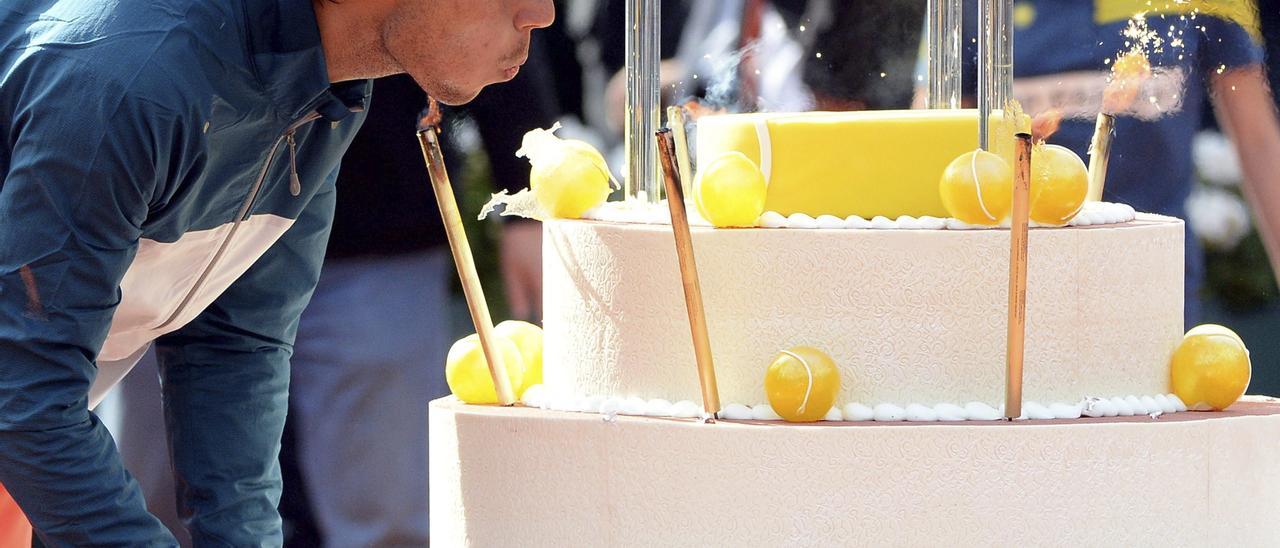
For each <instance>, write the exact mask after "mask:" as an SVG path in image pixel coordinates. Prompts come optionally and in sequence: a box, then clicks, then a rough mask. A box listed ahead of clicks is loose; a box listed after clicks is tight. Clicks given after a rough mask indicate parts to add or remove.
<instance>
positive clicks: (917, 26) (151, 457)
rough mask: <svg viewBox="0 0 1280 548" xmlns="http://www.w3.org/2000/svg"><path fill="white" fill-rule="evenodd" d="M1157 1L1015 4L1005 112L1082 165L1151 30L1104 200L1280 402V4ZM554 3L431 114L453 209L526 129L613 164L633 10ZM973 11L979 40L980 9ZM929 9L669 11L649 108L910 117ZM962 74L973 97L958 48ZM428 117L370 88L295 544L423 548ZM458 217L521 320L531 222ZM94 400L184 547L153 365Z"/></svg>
mask: <svg viewBox="0 0 1280 548" xmlns="http://www.w3.org/2000/svg"><path fill="white" fill-rule="evenodd" d="M1162 3H1163V2H1156V4H1162ZM1151 4H1152V3H1151V2H1146V1H1134V0H1073V1H1065V0H1019V1H1018V2H1017V3H1016V8H1015V12H1014V16H1015V27H1016V38H1015V42H1014V44H1015V76H1016V81H1015V96H1016V97H1018V98H1019V100H1020V101H1022V103H1023V104H1024V105H1025V106H1027V107H1028V111H1029V113H1030V114H1032V115H1035V114H1037V112H1036V111H1038V110H1047V109H1050V108H1053V109H1058V110H1061V111H1063V112H1066V113H1073V112H1079V113H1081V115H1080V116H1078V117H1072V116H1071V115H1070V114H1068V117H1067V119H1066V120H1064V122H1063V127H1062V129H1061V130H1060V131H1059V132H1058V133H1057V134H1055V135H1054V137H1052V138H1051V139H1050V141H1051V142H1057V143H1058V144H1062V145H1064V146H1068V147H1070V148H1072V149H1074V150H1076V152H1077V153H1079V154H1080V155H1081V156H1082V157H1085V153H1086V148H1087V144H1088V137H1089V135H1090V134H1091V133H1092V129H1093V118H1092V115H1093V114H1096V112H1097V110H1096V106H1093V107H1090V105H1089V104H1088V102H1089V100H1093V99H1089V98H1088V97H1086V94H1085V93H1084V92H1083V91H1082V90H1087V89H1093V88H1091V87H1090V86H1092V85H1094V84H1095V83H1096V82H1097V79H1099V78H1103V79H1105V77H1106V73H1107V69H1108V65H1109V63H1110V62H1111V61H1112V60H1113V59H1114V58H1115V56H1116V54H1117V53H1119V52H1120V51H1121V50H1123V49H1125V48H1126V47H1127V46H1126V43H1125V41H1126V40H1127V39H1126V37H1125V36H1124V35H1123V34H1122V30H1123V29H1124V28H1125V27H1126V26H1127V24H1128V20H1129V17H1130V16H1132V15H1133V14H1134V13H1137V12H1141V11H1147V10H1153V9H1156V10H1157V11H1153V12H1152V13H1150V14H1149V15H1148V16H1147V20H1148V23H1149V25H1150V26H1151V27H1152V28H1153V29H1156V30H1157V32H1159V33H1160V34H1161V35H1162V36H1164V47H1163V48H1162V50H1161V51H1160V52H1156V53H1155V54H1154V55H1153V56H1152V59H1151V61H1152V64H1153V65H1156V66H1157V67H1159V68H1163V69H1166V70H1165V71H1163V73H1165V74H1172V73H1176V74H1177V75H1178V78H1174V79H1171V80H1170V82H1171V84H1170V85H1173V86H1176V88H1174V89H1172V90H1171V91H1170V90H1164V91H1161V90H1156V91H1153V92H1152V93H1153V100H1152V103H1153V104H1154V103H1156V101H1155V95H1158V94H1160V93H1164V94H1165V95H1161V97H1167V96H1168V94H1169V93H1172V94H1173V96H1174V97H1177V100H1174V101H1171V102H1169V103H1168V104H1157V105H1156V112H1155V114H1152V115H1140V114H1135V115H1134V116H1128V117H1122V118H1121V121H1120V123H1119V125H1118V127H1117V141H1116V148H1115V150H1114V152H1113V157H1112V163H1111V175H1110V178H1109V181H1110V182H1111V183H1112V184H1109V185H1108V193H1109V194H1108V195H1107V196H1106V199H1107V200H1108V201H1120V202H1125V203H1129V204H1132V205H1134V206H1135V207H1136V208H1137V209H1138V210H1142V211H1153V212H1159V213H1165V214H1169V215H1176V216H1179V217H1184V218H1187V219H1188V221H1189V225H1190V226H1191V227H1192V230H1193V233H1192V235H1191V236H1189V239H1188V260H1187V266H1188V277H1187V280H1188V285H1187V289H1188V291H1187V316H1188V318H1187V319H1188V322H1189V325H1193V324H1194V323H1200V322H1215V323H1223V324H1226V325H1229V326H1232V327H1233V328H1234V329H1235V330H1236V331H1238V332H1239V333H1240V334H1241V335H1242V336H1243V337H1244V339H1245V340H1246V341H1248V343H1249V344H1250V347H1251V349H1252V350H1253V358H1254V363H1255V364H1257V365H1258V367H1255V369H1254V371H1255V377H1254V379H1253V385H1252V387H1251V390H1250V391H1251V392H1254V393H1272V394H1280V371H1277V370H1276V367H1275V365H1276V364H1280V342H1277V339H1276V338H1275V337H1273V336H1270V333H1271V332H1273V331H1274V326H1276V325H1280V299H1277V285H1276V276H1275V274H1274V273H1273V272H1272V269H1271V267H1270V264H1271V263H1269V261H1268V258H1267V253H1266V242H1267V240H1274V239H1275V238H1272V237H1270V236H1269V235H1270V234H1276V233H1277V232H1276V228H1275V227H1276V226H1277V223H1280V206H1274V205H1273V206H1271V208H1270V210H1269V212H1268V211H1267V209H1266V208H1264V207H1263V206H1262V205H1261V204H1260V203H1251V201H1250V197H1253V202H1258V200H1257V196H1258V192H1257V190H1258V189H1259V188H1280V169H1277V168H1276V167H1277V166H1276V164H1274V163H1272V162H1276V161H1280V129H1277V127H1278V126H1277V124H1276V116H1275V104H1274V102H1273V98H1272V95H1271V94H1270V91H1269V89H1268V86H1267V85H1266V82H1265V78H1266V77H1268V76H1270V77H1271V78H1272V83H1273V84H1274V83H1278V82H1275V79H1276V78H1278V77H1280V71H1277V70H1270V71H1268V70H1266V68H1267V67H1270V68H1272V69H1276V68H1278V67H1277V66H1276V65H1277V64H1280V6H1277V5H1276V4H1277V2H1273V1H1271V0H1265V1H1262V2H1261V3H1260V4H1257V5H1254V3H1252V2H1248V1H1245V0H1239V1H1233V0H1220V1H1217V2H1214V1H1204V2H1176V3H1174V2H1170V4H1174V6H1173V7H1169V8H1168V9H1167V11H1166V10H1164V9H1162V8H1160V6H1154V7H1153V6H1152V5H1151ZM556 5H557V8H558V13H557V15H558V17H557V22H556V24H555V25H554V26H553V27H552V28H551V29H548V30H547V31H539V32H537V33H535V37H534V43H533V49H532V51H531V55H530V59H529V62H528V64H527V65H526V66H525V68H524V69H523V71H522V72H521V73H520V75H519V76H518V77H517V78H516V79H515V80H514V81H512V82H510V83H508V84H503V85H498V86H494V87H492V88H490V89H489V90H486V91H485V92H484V93H483V94H482V95H481V96H480V97H479V98H478V99H477V100H476V101H475V102H474V103H472V104H470V105H467V106H465V107H458V108H451V109H449V110H448V111H447V113H446V117H447V120H448V122H449V127H448V129H447V130H446V132H445V136H446V137H445V140H446V141H447V142H448V144H449V145H451V148H452V150H450V151H449V167H450V168H451V171H452V172H453V176H454V180H455V183H460V184H461V187H462V188H460V199H461V201H462V210H463V211H464V212H476V211H478V210H479V208H480V205H481V204H483V203H484V202H485V201H487V200H488V198H489V195H490V194H491V193H492V192H496V191H498V190H501V189H509V190H512V191H515V190H517V189H520V188H523V187H524V186H526V185H527V182H528V165H527V162H526V161H525V160H522V159H518V158H516V157H515V154H514V153H515V151H516V149H518V148H519V146H520V139H521V137H522V136H523V135H524V133H525V132H526V131H528V130H530V129H534V128H546V127H550V126H551V125H552V124H554V123H556V122H559V123H560V124H562V125H563V126H564V129H563V130H562V131H561V133H560V134H561V135H562V136H567V137H572V138H576V139H582V140H584V141H587V142H590V143H592V144H595V145H596V146H597V147H598V148H599V149H601V150H602V151H606V157H607V158H608V159H609V163H610V165H611V166H612V167H613V168H614V169H615V170H620V169H621V168H622V166H623V165H624V161H623V157H622V127H623V123H622V120H623V110H624V107H623V98H624V96H625V93H624V86H623V78H622V76H621V71H622V69H623V64H624V59H625V52H624V46H623V44H624V40H623V31H624V30H625V27H624V17H625V11H624V10H625V2H624V0H557V1H556ZM1215 6H1216V8H1215ZM966 7H967V10H966V13H965V18H966V20H967V21H968V22H969V24H968V25H966V26H967V27H969V34H970V36H972V34H973V32H974V30H973V21H974V20H975V19H976V12H975V6H974V4H973V3H972V2H969V3H967V6H966ZM1255 8H1256V9H1255ZM925 9H926V7H925V0H858V1H856V2H854V1H848V0H715V1H713V0H698V1H694V0H664V1H663V2H662V20H663V25H662V47H661V50H662V56H663V59H664V61H663V71H662V82H663V84H664V86H663V96H664V101H666V102H668V103H670V104H685V103H688V102H690V101H694V103H691V104H690V108H691V110H692V111H694V112H695V113H700V112H708V111H731V112H744V111H801V110H863V109H897V108H910V107H911V106H912V104H913V99H918V96H919V91H920V89H921V86H922V85H923V84H924V82H923V76H922V74H923V69H922V66H923V62H922V60H921V57H922V53H921V52H922V50H923V48H922V44H921V42H922V34H923V30H924V27H925V25H924V18H925ZM965 42H966V44H967V45H968V46H972V43H973V42H972V40H970V39H968V38H966V40H965ZM966 58H967V59H968V60H969V61H970V62H969V63H967V64H968V65H969V67H970V68H969V70H967V71H966V75H965V81H966V82H970V83H971V82H973V81H974V80H975V78H974V74H973V69H972V65H973V63H972V60H973V59H974V51H973V48H972V47H967V48H966ZM1095 99H1100V97H1098V98H1095ZM426 101H427V98H426V97H425V96H424V95H423V93H422V91H421V90H420V89H419V88H418V87H417V86H416V85H415V84H414V83H413V81H412V80H410V79H409V78H408V77H406V76H397V77H391V78H386V79H383V80H380V81H378V82H376V84H375V89H374V96H373V100H372V104H371V106H370V110H369V118H368V121H367V122H366V123H365V126H364V128H363V129H362V131H361V134H360V136H359V137H358V138H357V139H356V141H355V144H354V145H353V146H352V148H351V150H350V152H349V153H348V155H347V156H346V158H345V160H344V163H343V168H342V172H341V175H340V177H339V181H338V189H339V202H338V210H337V218H336V221H335V225H334V230H333V235H332V239H331V242H330V244H329V256H328V259H327V264H326V266H325V270H324V273H323V275H322V278H321V281H320V285H319V288H318V289H317V292H316V294H315V297H314V299H313V301H312V303H311V305H310V307H309V308H308V309H307V311H306V313H305V315H304V317H303V320H302V324H301V326H300V328H299V334H298V341H297V344H296V349H295V354H294V357H293V378H292V390H291V391H292V395H291V412H290V417H289V424H288V427H287V429H286V434H285V436H286V439H285V445H284V450H283V453H282V455H281V459H282V466H283V468H284V471H285V472H284V479H285V492H284V497H283V499H282V500H281V502H280V505H281V510H282V513H283V514H284V516H285V519H286V540H287V542H286V544H287V545H291V546H338V547H346V546H425V545H427V544H428V534H429V525H430V524H429V522H428V517H427V505H428V500H427V482H428V477H427V415H426V412H427V411H426V409H427V407H426V403H427V402H428V401H430V400H432V399H434V398H438V397H441V396H444V395H446V394H447V393H448V388H447V386H446V385H445V381H444V373H443V366H444V361H445V360H444V358H445V354H446V352H447V350H448V347H449V344H450V343H451V342H452V341H454V340H455V339H457V338H459V337H461V336H462V335H465V334H467V333H469V332H470V331H471V329H472V328H471V326H470V322H469V319H468V317H467V315H466V310H465V305H464V304H463V301H462V297H461V294H460V291H459V290H458V288H457V287H456V282H455V281H454V280H455V275H454V270H453V265H452V262H451V260H450V258H449V255H448V251H447V249H446V247H445V245H444V244H445V241H444V232H443V229H442V227H441V226H440V218H439V215H438V214H437V212H436V210H435V202H434V199H433V197H432V195H431V191H430V189H429V185H428V182H427V175H426V170H425V166H424V165H423V161H422V156H421V152H420V151H419V149H418V144H417V141H416V138H415V134H414V132H415V127H416V124H417V121H418V119H419V117H420V115H421V114H422V112H423V109H424V107H425V106H426ZM917 102H918V101H917ZM1090 108H1093V110H1092V111H1089V109H1090ZM1237 149H1239V150H1240V152H1241V153H1240V154H1238V153H1237ZM1241 158H1244V161H1241ZM1274 194H1275V193H1274V192H1272V195H1274ZM1250 205H1253V206H1254V207H1253V208H1251V207H1250ZM1255 211H1263V212H1264V213H1269V214H1264V215H1257V216H1256V215H1254V212H1255ZM464 217H467V218H468V220H469V222H471V223H472V224H471V225H470V226H468V232H469V233H470V234H471V236H472V240H471V241H472V244H473V246H474V247H475V251H476V255H477V261H478V266H479V268H480V270H481V272H482V277H483V278H484V282H485V287H486V290H487V293H488V295H489V297H490V304H491V305H492V306H493V307H494V317H495V320H501V319H507V318H514V319H525V320H530V321H534V322H537V321H538V319H539V316H540V309H541V295H540V288H541V274H540V273H541V264H540V260H541V259H540V251H541V247H540V227H539V226H538V225H537V223H534V222H530V221H524V220H512V219H503V220H490V221H484V222H480V221H474V220H472V219H474V215H465V214H464ZM1266 218H1269V219H1270V221H1269V222H1270V224H1268V223H1267V222H1265V221H1261V222H1260V220H1261V219H1266ZM1259 227H1261V230H1259ZM1267 227H1272V228H1267ZM850 268H851V269H854V268H859V265H850ZM152 367H154V365H153V366H152ZM108 405H109V407H108V408H107V409H106V410H105V411H104V414H106V415H108V416H109V417H110V420H109V421H108V422H109V424H113V425H114V429H113V431H114V433H115V435H116V438H117V442H118V444H119V445H120V448H121V451H122V452H123V454H124V455H125V459H126V463H127V465H128V466H129V467H130V469H131V471H132V472H133V473H134V474H135V475H136V476H137V478H138V480H139V482H140V483H141V484H142V485H143V487H144V491H145V492H146V495H147V498H148V504H149V506H150V507H151V508H152V509H153V511H154V512H155V513H157V514H158V515H160V516H161V517H162V519H164V520H165V521H166V522H167V523H168V524H169V525H170V527H171V528H173V529H174V530H175V533H176V534H177V535H178V537H179V538H180V539H182V538H184V535H183V531H182V528H181V521H180V520H179V519H178V518H177V516H178V515H179V512H178V509H176V508H174V488H173V485H172V484H171V481H172V480H171V479H170V478H171V476H170V471H169V468H170V466H169V463H168V455H167V453H166V450H165V444H164V443H163V439H162V438H161V436H163V434H162V432H163V431H164V429H163V426H162V424H163V423H162V422H161V421H162V416H161V408H160V400H159V384H158V381H157V380H156V375H155V372H154V369H152V370H150V371H148V370H146V369H145V368H144V366H139V368H138V370H136V371H135V373H134V374H133V375H131V376H130V377H129V378H128V379H127V380H126V381H125V383H124V385H123V387H122V389H121V390H120V391H119V393H118V395H117V396H116V397H115V399H114V400H112V401H111V402H109V404H108ZM2 526H3V525H2V524H0V527H2ZM0 545H3V543H2V542H0Z"/></svg>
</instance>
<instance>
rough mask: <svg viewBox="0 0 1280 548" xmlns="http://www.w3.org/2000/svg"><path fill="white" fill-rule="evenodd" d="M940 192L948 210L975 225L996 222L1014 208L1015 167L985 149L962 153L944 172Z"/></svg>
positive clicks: (939, 185)
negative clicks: (1010, 166) (1012, 167)
mask: <svg viewBox="0 0 1280 548" xmlns="http://www.w3.org/2000/svg"><path fill="white" fill-rule="evenodd" d="M938 193H939V194H940V195H941V197H942V205H943V207H946V208H947V213H948V214H950V215H951V216H952V217H955V218H956V219H959V220H961V221H963V222H966V223H969V224H971V225H985V226H995V225H998V224H1000V221H1003V220H1004V219H1005V218H1006V217H1008V216H1009V211H1010V210H1011V209H1012V208H1013V205H1012V203H1013V170H1012V169H1010V168H1009V164H1008V162H1005V161H1004V159H1003V158H1001V157H999V156H997V155H995V154H992V153H990V152H987V151H985V150H975V151H973V152H966V153H964V154H961V155H960V156H959V157H957V158H956V159H955V160H952V161H951V164H950V165H948V166H947V169H946V170H944V171H943V172H942V180H941V181H940V182H939V183H938Z"/></svg>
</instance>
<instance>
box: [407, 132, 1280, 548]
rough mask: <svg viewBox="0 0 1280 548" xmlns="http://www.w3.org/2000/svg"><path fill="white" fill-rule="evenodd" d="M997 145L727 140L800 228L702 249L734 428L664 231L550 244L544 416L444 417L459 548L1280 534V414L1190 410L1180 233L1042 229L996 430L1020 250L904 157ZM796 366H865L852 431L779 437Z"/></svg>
mask: <svg viewBox="0 0 1280 548" xmlns="http://www.w3.org/2000/svg"><path fill="white" fill-rule="evenodd" d="M974 126H976V116H975V115H973V114H972V113H955V112H951V113H939V114H937V115H934V116H932V117H931V116H930V115H928V114H919V113H913V114H900V115H895V114H893V113H874V114H861V115H860V114H841V115H832V114H827V115H823V114H809V115H804V116H798V117H754V118H735V117H726V118H712V119H709V120H706V121H703V122H702V123H701V124H700V131H699V136H698V140H699V145H698V148H699V150H701V151H704V152H703V153H704V154H706V152H705V151H708V150H725V149H727V150H735V151H739V152H742V153H744V154H746V155H747V156H748V157H749V158H751V159H752V160H753V161H754V162H757V163H758V164H760V165H761V166H762V169H763V170H764V171H765V173H766V176H767V177H768V178H769V179H771V181H770V182H769V184H770V186H769V195H768V208H769V209H770V210H771V211H772V212H773V213H770V214H766V215H765V216H764V217H762V218H761V221H760V226H759V227H756V228H743V229H719V228H711V227H709V226H695V227H694V228H693V241H694V247H695V249H696V251H697V266H698V270H699V273H700V277H701V285H702V288H703V293H704V296H705V303H706V314H707V320H708V324H709V335H710V340H711V345H712V350H713V355H714V358H715V366H716V367H715V370H716V375H717V378H718V382H719V392H720V396H721V400H722V402H724V404H725V405H724V406H723V409H722V411H721V413H720V414H719V419H720V420H718V421H715V422H712V423H706V422H704V420H703V419H705V418H707V417H705V416H702V415H701V413H700V407H699V405H698V404H695V403H693V402H695V401H698V399H699V398H698V395H699V385H698V376H697V372H696V369H695V364H694V351H693V348H692V346H691V343H690V337H689V327H688V323H687V321H686V316H685V308H684V306H685V305H684V300H683V295H682V292H681V285H680V274H679V272H678V270H677V261H676V253H675V250H674V247H673V245H672V238H671V227H670V226H669V225H666V224H663V223H662V220H663V218H662V215H661V214H657V213H653V212H647V211H641V212H639V213H637V212H635V211H633V210H629V209H627V208H626V207H625V206H616V205H614V206H607V207H603V208H598V209H597V210H594V211H592V212H591V213H590V214H589V215H588V217H591V218H590V219H585V220H553V221H548V222H546V223H545V224H544V300H545V314H546V318H545V329H546V334H545V352H544V365H543V371H544V373H543V374H544V384H543V385H542V386H539V387H535V388H532V389H529V390H528V391H527V392H526V394H525V403H526V406H525V407H517V408H494V407H483V406H467V405H463V404H460V403H458V402H456V401H454V400H448V399H446V400H440V401H437V402H434V403H432V408H431V425H430V430H431V479H432V491H431V505H432V510H431V512H432V534H433V539H436V540H438V541H440V542H443V543H445V544H449V545H453V544H472V545H482V546H492V545H511V544H515V545H521V546H558V545H566V544H569V545H603V546H632V545H661V546H738V545H750V546H793V545H852V544H893V545H912V544H936V543H940V542H945V543H947V544H961V545H971V544H1002V545H1009V544H1034V545H1066V544H1081V543H1087V544H1101V543H1106V544H1120V545H1124V544H1146V543H1151V542H1154V541H1156V540H1166V541H1172V542H1174V543H1175V544H1188V545H1203V544H1210V543H1211V544H1220V545H1221V544H1229V543H1243V544H1245V545H1265V544H1274V543H1275V542H1277V541H1280V533H1278V532H1277V531H1275V530H1273V529H1272V528H1270V526H1269V525H1266V524H1268V523H1270V521H1271V520H1272V517H1271V516H1272V515H1273V514H1274V513H1275V512H1277V511H1280V460H1277V459H1275V458H1273V457H1270V456H1269V455H1274V454H1276V452H1277V451H1280V405H1277V404H1276V403H1274V402H1273V401H1271V400H1262V399H1250V400H1247V401H1245V402H1242V403H1238V404H1236V405H1235V406H1233V407H1232V408H1231V409H1229V410H1228V411H1226V412H1213V413H1183V412H1182V411H1186V404H1187V403H1191V404H1194V402H1182V401H1181V400H1180V399H1178V398H1177V397H1176V396H1173V395H1172V394H1171V392H1172V389H1171V386H1170V367H1169V362H1170V355H1171V354H1172V353H1173V351H1174V349H1175V347H1177V345H1178V344H1179V342H1180V340H1181V339H1182V335H1183V325H1182V303H1183V286H1182V280H1183V241H1184V240H1183V238H1184V236H1183V223H1182V221H1180V220H1178V219H1172V218H1167V217H1160V216H1155V215H1148V214H1142V213H1134V212H1133V211H1132V209H1129V208H1126V207H1124V206H1119V205H1114V204H1097V203H1094V204H1088V205H1087V206H1086V207H1085V208H1084V209H1083V210H1082V211H1081V213H1080V214H1079V215H1078V216H1076V218H1075V220H1073V221H1072V223H1070V224H1069V225H1068V226H1064V227H1056V228H1033V229H1032V230H1031V232H1030V251H1029V258H1030V259H1029V260H1030V263H1029V270H1030V276H1029V282H1028V297H1027V303H1028V304H1027V337H1026V351H1025V371H1026V374H1025V392H1024V399H1025V402H1026V403H1025V405H1024V416H1023V418H1024V419H1025V420H1018V421H1013V422H1003V421H998V420H996V419H998V418H1000V416H1001V412H1000V406H1001V402H1002V401H1003V399H1002V396H1003V394H1004V382H1005V377H1004V365H1005V336H1006V318H1007V314H1006V312H1007V308H1006V307H1007V303H1008V292H1009V277H1008V276H1009V274H1008V270H1007V267H1008V264H1009V238H1010V233H1009V231H1008V230H1006V229H1000V228H994V229H979V228H975V227H971V226H968V225H965V224H963V223H959V222H956V221H954V220H950V219H945V218H942V217H941V216H940V215H942V214H940V213H939V208H940V207H941V206H940V205H939V202H938V200H937V197H936V193H937V181H938V175H939V172H940V171H941V170H942V168H943V167H944V165H945V162H940V161H921V162H918V163H914V164H909V163H903V162H897V163H896V164H894V165H895V166H896V169H888V170H886V169H884V168H883V165H884V164H882V163H877V162H876V157H877V155H880V159H881V160H882V161H884V162H890V163H891V164H893V163H894V162H895V160H893V158H895V156H892V152H891V151H892V150H895V148H894V147H896V146H898V145H899V144H901V143H911V142H917V143H918V142H927V143H928V144H929V146H928V147H926V148H929V147H933V148H932V149H931V150H933V149H937V150H940V151H941V152H938V154H937V156H938V158H943V157H947V158H950V157H954V156H955V155H956V154H959V153H961V152H964V151H965V150H969V149H972V148H973V143H972V137H971V135H972V129H973V127H974ZM949 128H950V129H949ZM955 128H960V129H955ZM952 129H955V131H951V130H952ZM953 133H954V137H950V135H952V134H953ZM961 133H964V136H961ZM966 138H967V139H968V140H966ZM853 141H856V142H860V143H863V144H864V145H865V146H862V147H855V148H857V149H858V150H860V151H861V152H860V153H859V154H862V155H863V156H859V157H858V158H853V159H851V160H852V161H851V163H841V162H836V161H833V160H832V159H831V158H832V156H831V155H830V154H814V155H812V156H806V155H805V153H806V152H812V151H813V150H814V147H821V146H829V147H830V146H836V145H838V144H840V143H845V142H853ZM824 143H825V144H824ZM877 147H881V148H883V151H878V149H877ZM952 149H954V150H952ZM833 150H834V149H833ZM868 151H870V152H868ZM901 159H902V160H903V161H905V160H906V157H905V156H902V157H901ZM868 177H874V178H879V181H880V182H873V181H871V180H870V179H868ZM806 181H808V182H807V183H806ZM815 189H816V190H815ZM930 189H932V190H930ZM931 192H932V193H931ZM824 194H825V195H827V196H832V197H831V198H830V199H828V200H825V201H824V200H822V199H819V198H818V197H819V196H821V195H824ZM620 219H626V220H629V221H630V222H622V221H620ZM636 221H648V222H636ZM796 345H810V346H814V347H817V348H821V349H822V350H823V351H825V352H827V353H828V354H829V355H830V356H831V357H832V358H833V359H834V361H835V362H836V364H837V365H838V368H839V371H840V377H841V387H840V390H839V392H838V395H837V399H836V404H835V406H834V407H832V409H831V411H830V412H829V413H828V415H827V419H828V420H827V421H825V422H819V423H813V424H809V425H791V424H787V423H784V422H779V421H778V420H777V419H778V417H777V416H776V415H775V414H774V413H773V412H772V410H771V408H770V406H769V403H768V400H767V397H766V394H765V390H764V387H763V379H764V375H765V369H766V367H767V366H768V365H769V362H770V360H772V359H773V358H774V356H776V355H777V354H778V352H779V351H781V350H784V349H787V348H789V347H793V346H796ZM921 423H924V424H921Z"/></svg>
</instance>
